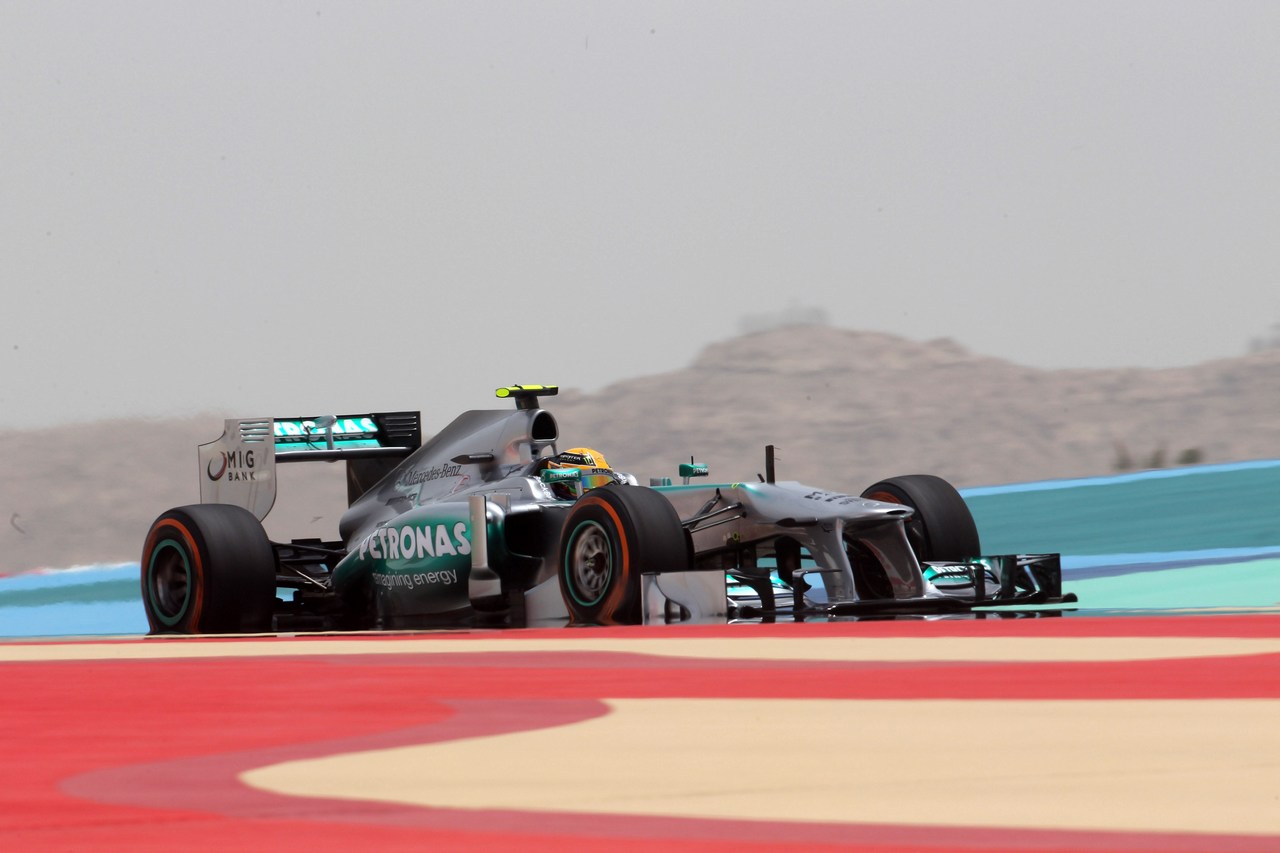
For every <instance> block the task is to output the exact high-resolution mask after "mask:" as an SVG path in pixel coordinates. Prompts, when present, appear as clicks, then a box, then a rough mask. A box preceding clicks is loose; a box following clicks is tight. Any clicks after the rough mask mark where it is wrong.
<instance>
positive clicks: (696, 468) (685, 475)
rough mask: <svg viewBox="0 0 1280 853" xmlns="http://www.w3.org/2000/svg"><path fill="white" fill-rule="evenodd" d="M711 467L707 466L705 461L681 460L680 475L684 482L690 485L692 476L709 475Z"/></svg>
mask: <svg viewBox="0 0 1280 853" xmlns="http://www.w3.org/2000/svg"><path fill="white" fill-rule="evenodd" d="M709 476H711V469H710V468H708V467H707V463H705V462H681V463H680V477H681V478H682V479H683V480H684V484H685V485H686V486H687V485H689V480H690V478H692V477H709Z"/></svg>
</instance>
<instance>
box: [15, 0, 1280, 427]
mask: <svg viewBox="0 0 1280 853" xmlns="http://www.w3.org/2000/svg"><path fill="white" fill-rule="evenodd" d="M1278 164H1280V3H1275V2H1260V3H1245V2H1228V3H1224V2H1204V3H1189V2H1163V0H1162V2H1148V3H1124V2H1099V3H1090V2H1080V0H1069V2H1024V0H1017V1H1016V2H998V3H997V2H933V3H912V2H900V0H893V2H884V3H879V2H876V3H872V2H846V3H816V2H809V3H781V2H778V3H752V2H739V0H735V2H726V3H718V2H694V3H690V2H671V3H644V2H610V3H604V2H599V3H524V2H513V3H484V2H460V3H432V2H421V3H418V2H415V3H333V2H327V0H323V1H322V2H308V3H293V2H283V3H267V2H261V0H254V2H223V0H219V2H201V3H176V2H152V3H140V2H78V3H55V2H47V0H39V2H25V0H23V1H22V2H15V0H3V2H0V199H2V204H0V258H2V263H3V267H2V268H0V269H2V270H3V272H2V275H3V287H4V295H5V307H4V310H3V313H2V314H0V378H2V384H0V412H3V418H4V420H3V426H6V427H8V426H32V425H38V424H42V423H50V422H58V421H64V420H86V419H94V418H99V417H117V416H128V415H172V414H186V413H194V412H197V411H208V410H219V411H227V412H229V413H232V414H239V415H245V416H250V415H253V416H257V415H275V416H284V415H298V414H313V413H319V412H326V411H342V412H351V411H363V410H373V409H399V408H410V409H422V410H423V411H424V414H425V416H426V419H427V426H428V428H429V429H434V428H438V427H439V426H440V425H441V424H442V422H443V421H444V420H446V419H448V418H449V417H452V416H453V415H454V414H456V413H457V411H458V410H459V409H461V408H469V407H476V406H489V405H490V404H491V403H492V402H493V401H492V389H493V388H494V387H495V386H497V385H501V384H507V383H511V382H547V383H558V384H560V385H562V386H568V387H577V388H586V389H596V388H599V387H601V386H603V385H605V384H608V383H609V382H612V381H614V380H617V379H621V378H626V377H630V376H637V375H645V374H652V373H659V372H664V371H668V370H673V369H678V368H680V367H683V366H685V365H687V364H688V363H689V362H690V361H691V360H692V359H693V357H694V356H695V355H696V354H697V352H698V351H699V350H700V349H701V348H702V347H703V346H705V345H706V344H707V343H709V342H712V341H716V340H722V339H725V338H729V337H732V336H734V335H736V334H738V332H739V329H740V325H739V324H740V321H741V319H742V317H743V316H744V315H748V314H759V313H764V312H771V311H779V310H783V309H786V308H788V307H792V306H798V307H808V308H820V309H822V310H824V311H826V312H827V315H828V317H829V318H830V320H831V322H832V323H833V324H834V325H838V326H841V327H845V328H851V329H868V330H878V331H888V332H894V333H898V334H901V335H904V336H906V337H910V338H912V339H917V340H925V339H930V338H935V337H942V336H949V337H952V338H955V339H956V340H958V341H959V342H960V343H962V344H963V345H965V346H966V347H968V348H970V349H972V350H975V351H977V352H980V353H985V354H990V355H997V356H1001V357H1005V358H1008V359H1012V360H1015V361H1019V362H1022V363H1026V364H1031V365H1037V366H1047V367H1070V366H1122V365H1141V366H1170V365H1180V364H1190V363H1195V362H1199V361H1203V360H1206V359H1210V358H1216V357H1222V356H1235V355H1240V354H1243V353H1244V351H1245V349H1246V347H1247V345H1248V343H1249V341H1250V339H1251V338H1254V337H1257V336H1259V335H1261V334H1263V333H1264V332H1266V331H1267V330H1268V329H1269V328H1270V327H1271V326H1272V325H1273V324H1274V323H1276V322H1280V249H1278V244H1280V165H1278ZM857 369H858V368H857V366H856V365H850V371H851V372H856V370H857Z"/></svg>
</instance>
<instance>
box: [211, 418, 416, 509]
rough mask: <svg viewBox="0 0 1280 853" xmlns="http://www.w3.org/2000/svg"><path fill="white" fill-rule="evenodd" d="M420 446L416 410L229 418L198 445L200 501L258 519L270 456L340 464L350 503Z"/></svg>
mask: <svg viewBox="0 0 1280 853" xmlns="http://www.w3.org/2000/svg"><path fill="white" fill-rule="evenodd" d="M421 444H422V419H421V416H420V414H419V413H418V412H375V413H371V414H365V415H324V416H320V417H314V418H229V419H227V421H226V422H225V425H224V428H223V433H222V436H221V437H220V438H219V439H217V440H216V441H211V442H209V443H208V444H202V445H200V448H199V451H198V456H199V461H200V473H199V478H200V502H201V503H223V504H234V505H236V506H241V507H244V508H245V509H247V510H249V512H251V513H253V514H254V515H255V516H257V518H258V519H259V520H261V519H264V518H266V517H267V513H269V512H270V511H271V507H272V506H274V505H275V501H276V475H275V466H276V463H277V462H318V461H329V462H334V461H337V460H343V461H345V462H346V463H347V499H348V502H352V501H354V500H355V499H356V498H357V497H359V496H360V495H362V494H364V492H365V491H367V490H368V488H369V487H370V486H372V485H373V484H374V483H376V482H377V481H378V480H380V479H381V478H382V476H383V475H384V474H386V472H387V471H389V470H391V469H392V468H394V467H395V466H396V464H398V463H399V461H400V460H401V459H403V458H404V457H406V456H408V455H409V454H410V453H412V452H413V451H414V450H416V449H417V448H418V447H419V446H420V445H421Z"/></svg>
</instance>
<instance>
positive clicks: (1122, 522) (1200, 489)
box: [962, 461, 1280, 555]
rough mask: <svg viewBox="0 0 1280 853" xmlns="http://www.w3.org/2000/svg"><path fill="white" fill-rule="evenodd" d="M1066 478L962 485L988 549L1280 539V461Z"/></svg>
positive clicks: (1213, 544)
mask: <svg viewBox="0 0 1280 853" xmlns="http://www.w3.org/2000/svg"><path fill="white" fill-rule="evenodd" d="M1064 482H1067V481H1059V483H1054V484H1050V487H1049V488H1033V486H1036V485H1037V484H1029V486H1028V487H1027V488H1018V487H1010V488H1008V489H1004V490H993V489H971V490H965V491H964V492H962V494H963V495H964V498H965V502H966V503H967V504H968V505H969V508H970V510H972V512H973V516H974V520H975V521H976V522H977V524H978V530H979V531H981V535H982V548H983V550H984V551H986V552H987V553H989V554H1003V553H1035V552H1040V551H1054V552H1058V553H1062V554H1073V555H1087V554H1135V553H1145V552H1151V553H1159V554H1167V553H1169V552H1172V551H1203V550H1212V549H1218V548H1256V549H1266V548H1275V547H1277V546H1280V511H1278V508H1280V461H1270V462H1265V463H1242V464H1239V465H1212V466H1200V467H1198V468H1194V469H1178V470H1177V471H1176V472H1163V471H1152V472H1145V473H1143V474H1141V475H1131V476H1125V477H1113V478H1106V479H1105V481H1104V480H1102V479H1098V480H1093V481H1072V482H1074V483H1075V485H1073V486H1071V487H1065V486H1063V485H1062V483H1064ZM1086 483H1087V485H1086Z"/></svg>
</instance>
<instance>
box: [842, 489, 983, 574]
mask: <svg viewBox="0 0 1280 853" xmlns="http://www.w3.org/2000/svg"><path fill="white" fill-rule="evenodd" d="M862 496H863V497H864V498H869V499H871V500H875V501H885V502H886V503H897V504H904V505H906V506H909V507H911V508H912V509H914V510H915V515H913V516H912V517H911V519H910V520H909V521H908V522H907V539H908V540H909V541H910V542H911V547H912V548H913V549H914V550H915V552H916V557H917V558H918V559H919V560H921V561H929V560H965V559H969V558H971V557H977V556H980V555H981V554H982V545H981V543H980V542H979V539H978V526H977V525H976V524H975V523H974V521H973V514H972V513H970V512H969V507H968V505H967V504H966V503H965V502H964V498H962V497H960V493H959V492H958V491H956V489H955V487H954V486H952V485H951V484H950V483H948V482H947V481H946V480H944V479H942V478H941V477H935V476H933V475H932V474H907V475H905V476H902V477H890V478H889V479H887V480H881V481H880V482H878V483H876V484H875V485H874V486H871V487H870V488H868V489H867V490H866V491H864V492H863V493H862Z"/></svg>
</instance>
